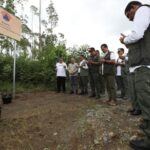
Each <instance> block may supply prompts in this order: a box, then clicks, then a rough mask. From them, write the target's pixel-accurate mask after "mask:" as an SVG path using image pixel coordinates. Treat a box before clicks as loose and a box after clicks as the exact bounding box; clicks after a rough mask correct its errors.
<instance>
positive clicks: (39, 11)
mask: <svg viewBox="0 0 150 150" xmlns="http://www.w3.org/2000/svg"><path fill="white" fill-rule="evenodd" d="M39 50H41V0H39Z"/></svg>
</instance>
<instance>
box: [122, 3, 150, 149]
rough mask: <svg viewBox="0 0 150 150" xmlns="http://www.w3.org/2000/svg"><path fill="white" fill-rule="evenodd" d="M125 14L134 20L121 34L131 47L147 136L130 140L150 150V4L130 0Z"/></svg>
mask: <svg viewBox="0 0 150 150" xmlns="http://www.w3.org/2000/svg"><path fill="white" fill-rule="evenodd" d="M125 15H126V16H127V18H128V19H129V20H130V21H133V29H132V31H131V33H130V34H129V35H128V36H125V35H123V34H121V37H120V42H121V43H123V44H125V45H126V46H127V47H128V48H129V52H128V61H129V67H130V68H129V70H130V73H131V72H133V73H134V86H135V92H136V97H137V101H138V103H139V105H140V108H141V110H142V115H143V119H144V122H145V126H144V128H143V130H144V133H145V136H146V137H145V138H144V139H142V140H132V141H130V146H131V147H132V148H134V149H135V150H139V149H140V150H150V6H149V5H142V4H141V3H140V2H138V1H132V2H130V3H129V4H128V5H127V6H126V9H125Z"/></svg>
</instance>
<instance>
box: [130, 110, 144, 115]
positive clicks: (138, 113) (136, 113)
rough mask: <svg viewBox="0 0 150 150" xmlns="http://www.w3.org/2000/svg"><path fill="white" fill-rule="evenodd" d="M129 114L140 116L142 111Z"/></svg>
mask: <svg viewBox="0 0 150 150" xmlns="http://www.w3.org/2000/svg"><path fill="white" fill-rule="evenodd" d="M130 114H131V115H133V116H138V115H141V114H142V111H141V110H135V111H133V112H131V113H130Z"/></svg>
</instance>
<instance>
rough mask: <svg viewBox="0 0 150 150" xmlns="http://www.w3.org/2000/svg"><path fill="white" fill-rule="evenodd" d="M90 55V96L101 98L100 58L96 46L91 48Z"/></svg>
mask: <svg viewBox="0 0 150 150" xmlns="http://www.w3.org/2000/svg"><path fill="white" fill-rule="evenodd" d="M89 53H90V56H89V58H88V68H89V80H90V87H91V95H90V97H95V96H96V99H99V98H100V85H99V61H100V58H99V56H98V55H97V53H96V51H95V48H93V47H91V48H89Z"/></svg>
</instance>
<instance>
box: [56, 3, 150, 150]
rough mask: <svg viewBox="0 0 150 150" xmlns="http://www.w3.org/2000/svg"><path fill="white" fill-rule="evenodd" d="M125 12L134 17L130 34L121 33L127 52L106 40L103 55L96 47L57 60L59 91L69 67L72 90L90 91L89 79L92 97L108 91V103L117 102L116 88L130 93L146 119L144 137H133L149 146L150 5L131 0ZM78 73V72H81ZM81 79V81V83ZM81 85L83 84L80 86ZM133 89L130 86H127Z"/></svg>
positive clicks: (135, 144) (145, 149)
mask: <svg viewBox="0 0 150 150" xmlns="http://www.w3.org/2000/svg"><path fill="white" fill-rule="evenodd" d="M124 13H125V16H126V17H127V18H128V19H129V20H130V21H133V29H132V30H131V33H130V34H128V35H124V34H121V37H120V42H121V43H122V44H124V45H125V46H126V47H127V48H128V54H127V56H125V55H124V49H123V48H119V49H118V58H117V60H116V59H115V56H114V53H113V52H112V51H109V49H108V46H107V44H102V45H101V46H100V48H101V50H102V52H103V53H104V55H103V56H100V55H99V51H97V50H95V49H94V48H93V47H91V48H89V53H90V56H89V57H88V58H85V57H84V56H83V55H80V63H79V64H77V63H76V62H75V59H74V58H72V59H71V63H70V64H69V65H68V67H67V65H66V63H64V62H63V60H62V59H60V61H59V62H58V63H57V64H56V68H57V69H56V70H57V91H58V92H60V90H61V86H62V89H63V92H65V91H66V89H65V79H66V71H67V70H68V72H69V76H70V83H71V93H75V94H77V93H78V87H80V89H81V92H80V94H82V95H83V94H88V92H89V89H88V81H89V83H90V97H96V99H99V98H100V97H101V95H102V94H104V93H105V87H106V89H107V93H108V100H107V103H108V104H110V105H116V104H117V98H116V97H117V96H116V85H117V89H120V90H121V95H120V97H121V98H123V99H126V98H127V97H128V96H129V98H130V100H131V102H132V109H131V110H130V113H131V114H133V115H139V114H142V119H143V122H142V124H141V125H140V129H142V130H143V131H144V133H145V137H143V138H142V139H134V140H131V141H130V146H131V147H132V148H133V149H134V150H150V5H147V4H146V5H143V4H142V3H141V2H139V1H131V2H130V3H129V4H128V5H127V6H126V8H125V11H124ZM78 75H79V76H78ZM78 81H80V82H79V83H80V84H78ZM78 85H80V86H78ZM128 88H129V89H130V90H127V89H128Z"/></svg>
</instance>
